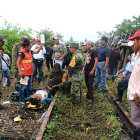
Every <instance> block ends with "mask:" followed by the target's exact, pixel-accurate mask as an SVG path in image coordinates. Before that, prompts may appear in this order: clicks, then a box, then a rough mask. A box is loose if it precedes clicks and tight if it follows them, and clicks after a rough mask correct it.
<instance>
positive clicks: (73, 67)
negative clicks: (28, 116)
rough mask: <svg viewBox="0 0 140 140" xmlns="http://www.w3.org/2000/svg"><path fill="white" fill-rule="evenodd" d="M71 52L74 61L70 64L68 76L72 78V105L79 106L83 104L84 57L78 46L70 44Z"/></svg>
mask: <svg viewBox="0 0 140 140" xmlns="http://www.w3.org/2000/svg"><path fill="white" fill-rule="evenodd" d="M70 52H71V53H72V54H73V56H72V60H71V62H70V64H69V66H68V67H67V68H68V75H69V77H70V78H71V91H70V92H71V95H72V103H73V104H79V103H80V102H81V96H82V91H81V85H82V82H83V80H84V75H83V66H84V57H83V55H82V54H81V53H80V52H79V51H78V44H77V43H71V44H70Z"/></svg>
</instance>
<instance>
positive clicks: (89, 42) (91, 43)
mask: <svg viewBox="0 0 140 140" xmlns="http://www.w3.org/2000/svg"><path fill="white" fill-rule="evenodd" d="M87 44H90V45H93V42H92V41H86V43H85V45H87Z"/></svg>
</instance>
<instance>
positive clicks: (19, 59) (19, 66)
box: [16, 56, 22, 77]
mask: <svg viewBox="0 0 140 140" xmlns="http://www.w3.org/2000/svg"><path fill="white" fill-rule="evenodd" d="M21 59H22V57H20V56H18V59H17V63H16V64H17V68H18V72H19V76H20V77H21V76H22V72H21V65H20V61H21Z"/></svg>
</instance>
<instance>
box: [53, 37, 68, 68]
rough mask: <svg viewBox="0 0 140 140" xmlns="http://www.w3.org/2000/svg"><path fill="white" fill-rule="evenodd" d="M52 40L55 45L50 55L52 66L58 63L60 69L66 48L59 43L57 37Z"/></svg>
mask: <svg viewBox="0 0 140 140" xmlns="http://www.w3.org/2000/svg"><path fill="white" fill-rule="evenodd" d="M53 40H54V43H55V45H54V47H53V55H52V60H53V64H55V63H59V64H60V66H61V67H62V63H63V59H64V56H65V55H66V47H65V46H64V45H63V44H61V43H60V42H59V38H58V37H54V38H53Z"/></svg>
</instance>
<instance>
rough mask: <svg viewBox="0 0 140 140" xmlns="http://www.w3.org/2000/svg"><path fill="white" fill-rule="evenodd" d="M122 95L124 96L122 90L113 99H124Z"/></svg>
mask: <svg viewBox="0 0 140 140" xmlns="http://www.w3.org/2000/svg"><path fill="white" fill-rule="evenodd" d="M122 96H123V92H122V91H118V96H117V97H116V98H115V99H113V101H120V102H121V101H122Z"/></svg>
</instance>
